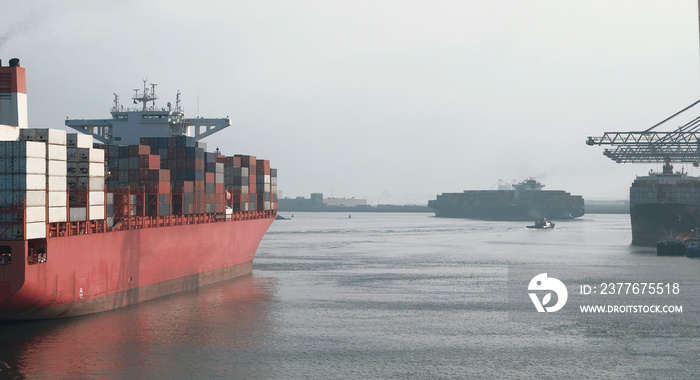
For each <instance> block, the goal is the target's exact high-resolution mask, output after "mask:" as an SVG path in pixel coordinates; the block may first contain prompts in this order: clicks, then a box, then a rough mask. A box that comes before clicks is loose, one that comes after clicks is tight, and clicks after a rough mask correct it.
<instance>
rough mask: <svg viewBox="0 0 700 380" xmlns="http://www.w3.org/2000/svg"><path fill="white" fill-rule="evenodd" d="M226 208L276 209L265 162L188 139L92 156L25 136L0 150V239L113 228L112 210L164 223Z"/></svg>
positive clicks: (35, 132)
mask: <svg viewBox="0 0 700 380" xmlns="http://www.w3.org/2000/svg"><path fill="white" fill-rule="evenodd" d="M105 164H106V166H107V170H105ZM115 200H116V201H115ZM227 203H228V204H229V205H230V207H231V208H232V211H235V212H246V211H256V210H260V211H262V210H276V209H277V171H276V170H275V169H273V168H270V163H269V161H268V160H257V159H256V158H255V156H245V155H236V156H232V157H225V156H222V155H219V154H215V153H207V152H206V144H204V143H201V142H196V141H195V140H194V138H192V137H186V136H178V137H168V138H142V139H141V145H131V146H117V145H102V146H99V147H98V148H93V140H92V137H91V136H88V135H83V134H67V133H66V132H65V131H63V130H55V129H23V130H22V131H21V134H20V141H2V142H0V239H7V240H11V239H20V238H23V237H25V238H26V239H36V238H45V237H46V231H47V223H62V222H84V221H88V220H103V219H106V220H107V225H108V226H112V225H113V220H114V217H115V208H118V210H119V214H120V215H121V216H126V215H132V216H134V215H144V216H167V215H189V214H205V213H225V212H226V205H227ZM25 204H26V214H25V215H26V216H23V215H22V213H23V212H25V209H24V205H25ZM124 205H127V206H126V207H131V208H130V209H121V207H122V206H124ZM25 218H26V219H25ZM23 220H26V221H25V222H24V224H23V222H22V221H23Z"/></svg>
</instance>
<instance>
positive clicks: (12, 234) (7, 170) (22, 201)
mask: <svg viewBox="0 0 700 380" xmlns="http://www.w3.org/2000/svg"><path fill="white" fill-rule="evenodd" d="M25 205H26V215H23V213H24V212H25V208H24V207H25ZM0 208H1V209H2V212H0V239H2V240H12V239H22V238H23V237H24V236H26V237H27V239H37V238H45V237H46V144H42V143H39V142H34V141H0ZM25 217H26V219H25Z"/></svg>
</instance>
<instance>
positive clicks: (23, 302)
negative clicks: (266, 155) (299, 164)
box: [0, 218, 274, 321]
mask: <svg viewBox="0 0 700 380" xmlns="http://www.w3.org/2000/svg"><path fill="white" fill-rule="evenodd" d="M273 220H274V218H263V219H251V220H238V221H226V222H216V223H203V224H190V225H183V226H170V227H158V228H144V229H137V230H127V231H115V232H109V233H96V234H87V235H78V236H65V237H54V238H48V239H46V240H45V245H46V257H47V258H46V262H43V263H38V264H29V263H28V262H27V259H26V257H27V252H28V249H29V248H28V247H29V242H28V241H18V242H0V245H2V244H5V245H9V246H11V247H12V250H13V261H12V262H11V264H7V265H3V266H0V320H4V321H7V320H34V319H52V318H61V317H72V316H78V315H85V314H91V313H96V312H102V311H107V310H112V309H116V308H119V307H123V306H127V305H131V304H136V303H139V302H143V301H147V300H150V299H154V298H158V297H162V296H165V295H169V294H174V293H178V292H182V291H186V290H191V289H195V288H197V287H200V286H204V285H208V284H212V283H216V282H219V281H224V280H227V279H231V278H235V277H238V276H241V275H244V274H247V273H249V272H250V271H251V268H252V262H253V258H254V256H255V252H256V250H257V248H258V245H259V243H260V241H261V240H262V238H263V236H264V234H265V232H266V231H267V229H268V228H269V226H270V224H271V223H272V221H273ZM18 253H19V254H18Z"/></svg>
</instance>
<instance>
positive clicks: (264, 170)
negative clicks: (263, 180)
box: [255, 160, 270, 175]
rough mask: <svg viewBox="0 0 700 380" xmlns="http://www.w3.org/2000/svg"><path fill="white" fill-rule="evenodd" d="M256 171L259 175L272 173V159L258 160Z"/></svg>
mask: <svg viewBox="0 0 700 380" xmlns="http://www.w3.org/2000/svg"><path fill="white" fill-rule="evenodd" d="M255 173H256V174H258V175H265V174H268V175H269V174H270V160H256V161H255Z"/></svg>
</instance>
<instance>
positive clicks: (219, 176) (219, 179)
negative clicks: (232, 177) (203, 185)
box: [214, 173, 224, 183]
mask: <svg viewBox="0 0 700 380" xmlns="http://www.w3.org/2000/svg"><path fill="white" fill-rule="evenodd" d="M214 182H215V183H224V173H216V175H215V178H214Z"/></svg>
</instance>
